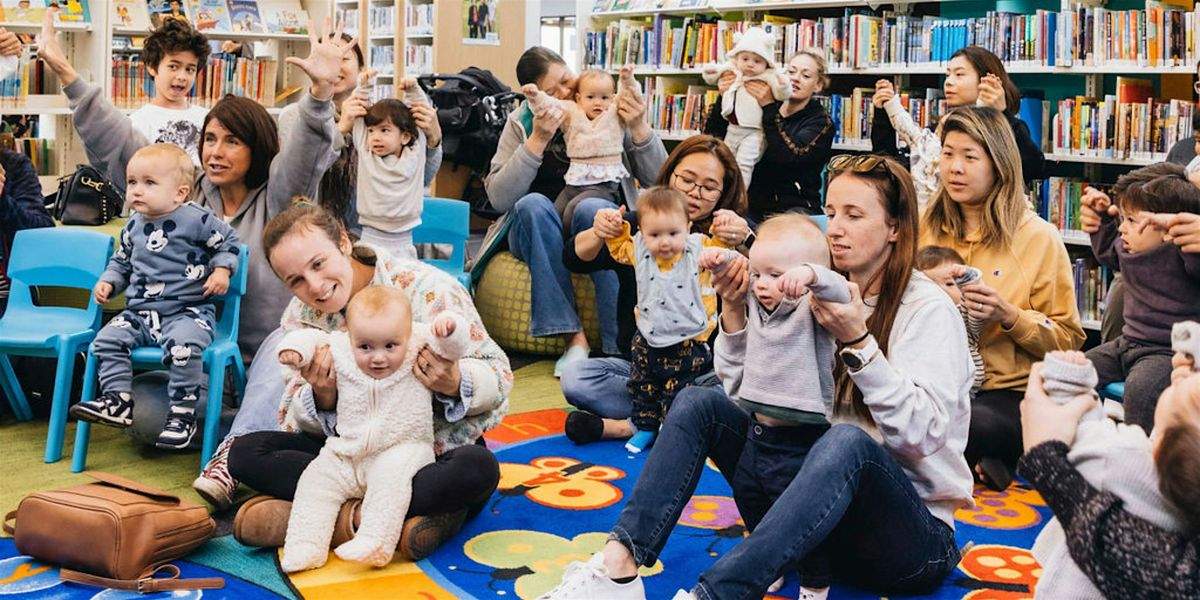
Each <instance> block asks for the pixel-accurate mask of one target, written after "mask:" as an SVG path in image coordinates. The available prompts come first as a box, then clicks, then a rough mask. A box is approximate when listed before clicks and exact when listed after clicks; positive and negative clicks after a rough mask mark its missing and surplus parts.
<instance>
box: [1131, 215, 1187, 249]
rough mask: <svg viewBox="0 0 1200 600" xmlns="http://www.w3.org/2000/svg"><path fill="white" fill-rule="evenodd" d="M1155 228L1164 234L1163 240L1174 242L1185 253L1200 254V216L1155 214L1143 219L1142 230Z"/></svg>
mask: <svg viewBox="0 0 1200 600" xmlns="http://www.w3.org/2000/svg"><path fill="white" fill-rule="evenodd" d="M1146 227H1153V228H1155V229H1157V230H1159V231H1162V232H1163V234H1164V235H1163V239H1165V240H1166V241H1168V242H1173V243H1174V244H1175V245H1176V246H1179V247H1180V249H1182V250H1183V251H1184V252H1187V253H1189V254H1200V215H1197V214H1193V213H1177V214H1170V213H1155V214H1152V215H1150V217H1149V218H1143V220H1142V223H1141V229H1142V230H1145V228H1146Z"/></svg>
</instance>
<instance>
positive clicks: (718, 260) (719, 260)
mask: <svg viewBox="0 0 1200 600" xmlns="http://www.w3.org/2000/svg"><path fill="white" fill-rule="evenodd" d="M727 257H728V253H727V252H725V250H722V249H721V248H705V249H703V250H701V251H700V268H701V269H704V270H706V271H720V270H721V269H724V268H725V267H726V266H727V265H728V261H726V260H725V259H726V258H727Z"/></svg>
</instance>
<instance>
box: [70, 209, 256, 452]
mask: <svg viewBox="0 0 1200 600" xmlns="http://www.w3.org/2000/svg"><path fill="white" fill-rule="evenodd" d="M240 251H241V242H240V241H239V240H238V236H237V232H236V231H235V230H234V229H233V228H232V227H230V226H229V224H227V223H225V222H224V221H222V220H221V219H218V218H217V217H216V216H214V215H213V214H212V213H211V212H209V210H208V209H206V208H202V207H200V206H198V205H195V204H190V203H189V204H182V205H180V206H179V207H178V208H176V209H175V210H174V211H173V212H171V213H170V214H168V215H167V216H165V217H160V218H158V219H155V220H148V219H146V218H145V217H144V216H142V215H141V214H140V213H133V216H131V217H130V218H129V222H128V223H127V224H126V225H125V228H124V229H123V230H122V231H121V243H120V244H119V245H118V247H117V251H116V252H115V253H114V254H113V257H112V259H110V260H109V261H108V268H107V269H105V271H104V274H103V275H101V276H100V280H101V281H106V282H108V283H110V284H112V286H113V290H112V294H111V295H112V296H113V297H115V296H116V295H117V294H119V293H121V291H122V290H124V291H125V306H126V309H125V310H124V311H122V312H121V314H119V315H117V316H116V317H114V318H113V319H112V320H111V321H109V322H108V324H107V325H105V326H104V328H103V329H101V330H100V333H98V334H97V335H96V339H95V341H93V342H92V352H93V353H94V354H95V355H96V359H97V361H98V371H99V377H100V391H101V392H102V393H109V392H117V393H124V394H128V393H129V391H130V387H131V384H132V382H133V365H132V362H131V360H130V352H131V351H132V350H133V349H134V348H138V347H141V346H150V345H154V344H157V345H158V346H160V347H161V348H162V349H163V353H164V360H165V361H166V362H168V363H169V364H168V367H169V374H170V383H168V384H167V392H168V394H169V395H170V397H171V410H170V412H169V413H168V415H169V418H178V419H179V420H181V421H183V422H185V423H188V424H192V425H194V424H195V421H196V416H195V415H196V400H197V399H198V398H199V397H200V388H201V386H202V385H203V383H204V364H203V361H202V360H201V354H202V353H203V352H204V349H205V348H207V347H208V345H209V344H211V343H212V340H213V326H214V324H215V323H216V308H215V307H214V305H213V302H212V299H211V298H208V297H206V296H205V295H204V282H205V280H207V279H208V276H209V275H210V274H211V273H212V271H213V269H216V268H217V267H224V268H226V269H229V273H230V276H232V275H233V273H234V272H235V271H236V270H237V266H238V253H239V252H240ZM131 407H132V405H130V406H129V407H123V410H129V412H130V413H131V412H132V411H131V410H130V409H131ZM193 429H194V428H193Z"/></svg>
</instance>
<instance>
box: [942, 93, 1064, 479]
mask: <svg viewBox="0 0 1200 600" xmlns="http://www.w3.org/2000/svg"><path fill="white" fill-rule="evenodd" d="M941 138H942V156H941V160H940V161H939V162H940V169H941V182H940V184H939V185H938V188H937V191H936V192H935V194H934V197H933V199H932V200H931V202H930V205H929V209H928V210H927V211H926V213H925V215H924V218H923V219H922V222H921V245H922V246H926V245H937V246H946V247H949V248H953V249H954V250H956V251H958V253H959V254H961V255H962V256H963V258H964V259H966V262H967V264H969V265H971V266H973V267H976V268H978V269H979V270H981V271H983V279H982V280H981V281H980V282H979V283H977V284H973V285H969V286H967V287H965V288H964V289H963V304H964V305H965V307H966V309H967V310H968V311H969V312H970V313H971V315H972V316H974V317H976V318H978V319H980V320H981V321H983V322H984V328H983V331H982V333H981V335H980V337H979V352H980V354H981V355H982V356H983V363H984V368H985V373H984V380H983V386H982V388H981V389H980V391H979V394H978V395H977V396H976V397H975V399H974V400H973V401H972V404H971V429H970V435H969V438H968V441H967V450H966V458H967V462H968V463H969V464H970V465H971V466H972V468H974V469H975V471H976V472H977V473H980V474H982V475H983V476H984V480H985V483H987V484H988V485H990V486H992V487H994V488H997V489H1004V488H1005V487H1007V486H1008V484H1009V483H1010V482H1011V480H1012V478H1011V472H1012V469H1013V468H1014V467H1015V465H1016V461H1017V459H1018V458H1019V457H1020V455H1021V415H1020V409H1019V404H1020V401H1021V398H1022V397H1023V395H1024V393H1025V384H1026V381H1027V380H1028V378H1029V369H1030V367H1031V366H1032V364H1033V363H1034V362H1036V361H1039V360H1041V359H1042V356H1043V355H1045V354H1046V352H1049V351H1051V350H1075V349H1078V348H1079V347H1080V346H1081V345H1082V344H1083V340H1084V333H1083V328H1082V327H1081V325H1080V323H1079V311H1078V309H1077V308H1076V305H1075V286H1074V282H1073V276H1072V274H1071V262H1070V259H1069V258H1068V256H1067V250H1066V247H1065V246H1063V243H1062V240H1061V238H1060V237H1059V234H1058V232H1057V231H1056V230H1055V228H1054V227H1053V226H1052V225H1050V224H1049V223H1047V222H1045V221H1044V220H1042V219H1041V218H1039V217H1038V216H1037V215H1036V214H1034V213H1033V212H1032V211H1031V210H1029V208H1028V205H1027V203H1026V201H1025V190H1024V184H1023V181H1024V180H1023V179H1022V173H1021V158H1020V153H1019V152H1018V150H1017V144H1016V141H1015V139H1014V138H1013V134H1012V128H1011V127H1010V126H1009V125H1008V123H1007V122H1006V121H1005V120H1004V118H1003V116H1002V115H1001V114H1000V113H999V112H997V111H995V110H994V109H991V108H986V107H974V106H971V107H963V108H959V109H956V110H955V111H954V112H952V113H950V115H949V116H947V117H946V119H945V120H944V121H943V124H942V131H941Z"/></svg>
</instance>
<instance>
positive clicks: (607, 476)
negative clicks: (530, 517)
mask: <svg viewBox="0 0 1200 600" xmlns="http://www.w3.org/2000/svg"><path fill="white" fill-rule="evenodd" d="M624 477H625V472H624V471H622V470H620V469H614V468H612V467H609V466H605V465H597V464H594V463H589V462H580V461H578V460H575V459H573V458H566V457H562V456H544V457H541V458H536V459H534V460H532V461H530V462H529V464H527V465H525V464H517V463H500V485H499V486H498V488H497V490H496V494H497V496H496V500H495V501H494V502H492V512H497V510H496V508H497V506H498V505H499V504H500V502H501V501H503V500H504V499H506V498H513V497H517V496H525V497H526V498H528V499H530V500H532V501H534V502H536V503H538V504H541V505H542V506H549V507H551V508H561V509H564V510H595V509H598V508H604V507H606V506H612V505H613V504H616V503H617V502H619V501H620V500H621V497H622V493H621V490H620V488H618V487H617V486H615V485H613V484H611V483H609V482H610V481H614V480H617V479H623V478H624Z"/></svg>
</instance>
